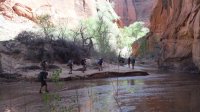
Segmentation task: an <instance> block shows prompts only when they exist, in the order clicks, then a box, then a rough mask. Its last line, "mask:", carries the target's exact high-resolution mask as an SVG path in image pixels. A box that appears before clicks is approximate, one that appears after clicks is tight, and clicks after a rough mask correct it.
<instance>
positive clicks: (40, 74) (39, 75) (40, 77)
mask: <svg viewBox="0 0 200 112" xmlns="http://www.w3.org/2000/svg"><path fill="white" fill-rule="evenodd" d="M37 79H38V81H42V72H40V73H39V74H38V77H37Z"/></svg>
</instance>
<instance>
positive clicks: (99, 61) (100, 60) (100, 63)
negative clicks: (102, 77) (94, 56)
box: [98, 58, 103, 71]
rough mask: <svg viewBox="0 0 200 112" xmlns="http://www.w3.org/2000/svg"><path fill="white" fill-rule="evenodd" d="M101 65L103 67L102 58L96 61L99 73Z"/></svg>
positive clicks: (101, 68)
mask: <svg viewBox="0 0 200 112" xmlns="http://www.w3.org/2000/svg"><path fill="white" fill-rule="evenodd" d="M102 65H103V58H100V59H99V60H98V68H99V71H103V67H102Z"/></svg>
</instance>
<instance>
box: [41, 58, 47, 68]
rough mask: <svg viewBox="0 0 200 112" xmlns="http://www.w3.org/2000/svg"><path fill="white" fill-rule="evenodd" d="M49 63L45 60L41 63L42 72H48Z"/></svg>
mask: <svg viewBox="0 0 200 112" xmlns="http://www.w3.org/2000/svg"><path fill="white" fill-rule="evenodd" d="M47 65H48V64H47V61H46V60H43V61H42V62H41V63H40V66H41V68H42V70H47Z"/></svg>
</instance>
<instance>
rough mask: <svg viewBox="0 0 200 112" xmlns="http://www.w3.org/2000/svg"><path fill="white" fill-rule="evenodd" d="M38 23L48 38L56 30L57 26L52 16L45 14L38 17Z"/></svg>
mask: <svg viewBox="0 0 200 112" xmlns="http://www.w3.org/2000/svg"><path fill="white" fill-rule="evenodd" d="M37 19H38V23H39V25H40V27H41V28H42V30H43V33H44V34H45V37H46V38H48V37H50V35H51V34H52V33H53V32H54V31H55V26H54V25H53V23H52V22H51V16H50V15H48V14H44V15H41V16H38V17H37Z"/></svg>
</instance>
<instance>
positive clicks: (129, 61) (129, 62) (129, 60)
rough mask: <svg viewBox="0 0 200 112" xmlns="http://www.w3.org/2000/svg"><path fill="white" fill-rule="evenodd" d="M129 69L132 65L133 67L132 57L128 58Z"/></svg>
mask: <svg viewBox="0 0 200 112" xmlns="http://www.w3.org/2000/svg"><path fill="white" fill-rule="evenodd" d="M127 61H128V67H129V68H130V65H131V58H130V57H128V60H127Z"/></svg>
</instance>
